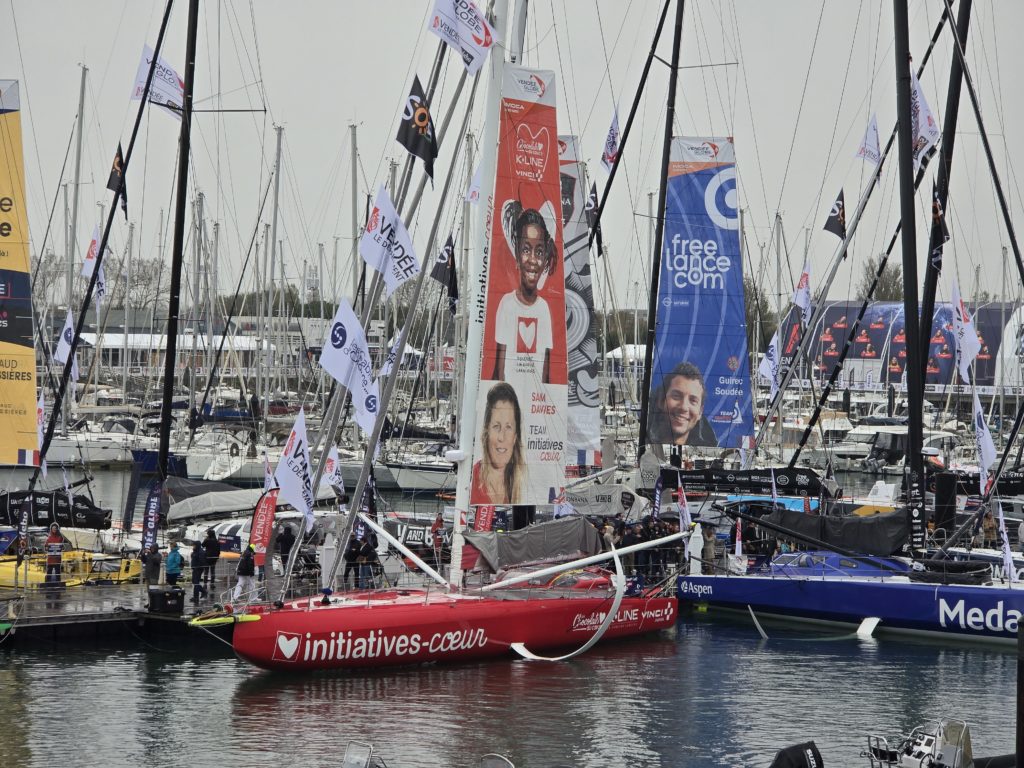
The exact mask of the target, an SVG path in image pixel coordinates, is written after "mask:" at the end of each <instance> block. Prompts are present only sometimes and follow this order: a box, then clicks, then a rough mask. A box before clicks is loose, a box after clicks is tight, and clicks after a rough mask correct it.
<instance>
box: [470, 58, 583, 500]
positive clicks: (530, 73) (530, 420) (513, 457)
mask: <svg viewBox="0 0 1024 768" xmlns="http://www.w3.org/2000/svg"><path fill="white" fill-rule="evenodd" d="M554 81H555V79H554V77H553V74H552V73H550V72H545V71H543V70H528V69H520V68H514V67H510V68H507V69H506V72H505V82H504V85H503V93H504V94H505V95H504V96H503V98H502V108H501V120H500V124H499V141H498V158H497V177H496V179H495V188H494V215H493V217H492V218H491V231H490V258H489V261H488V264H487V289H486V308H485V312H484V333H483V359H482V360H481V362H480V378H481V383H480V397H479V398H478V402H477V423H478V424H480V425H481V427H482V428H481V430H480V435H479V436H478V439H477V442H476V446H475V447H474V452H473V462H474V482H473V485H472V489H471V492H470V503H471V504H548V503H551V501H552V500H553V499H554V498H556V497H557V496H558V495H559V494H560V493H561V491H562V487H563V486H564V484H565V456H564V451H565V445H566V430H567V416H566V413H567V404H566V401H567V381H568V370H567V365H566V324H565V266H564V264H563V245H562V239H563V236H562V205H561V203H562V198H561V180H560V176H559V165H558V143H557V131H556V121H555V108H554V107H555V103H554V84H555V82H554ZM499 384H500V385H502V386H497V385H499Z"/></svg>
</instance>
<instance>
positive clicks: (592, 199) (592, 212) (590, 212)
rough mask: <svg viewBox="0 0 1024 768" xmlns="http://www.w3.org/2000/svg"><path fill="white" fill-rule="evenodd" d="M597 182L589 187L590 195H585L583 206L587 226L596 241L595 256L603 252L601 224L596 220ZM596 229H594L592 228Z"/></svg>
mask: <svg viewBox="0 0 1024 768" xmlns="http://www.w3.org/2000/svg"><path fill="white" fill-rule="evenodd" d="M597 209H598V202H597V182H596V181H595V182H593V183H592V184H591V185H590V194H589V195H587V202H586V204H585V205H584V206H583V213H584V214H585V215H586V217H587V226H588V227H589V228H590V230H591V231H592V232H593V233H594V240H596V241H597V255H598V256H600V255H601V253H602V251H604V244H603V243H602V242H601V223H600V222H599V221H598V220H597ZM595 226H596V227H597V229H594V227H595Z"/></svg>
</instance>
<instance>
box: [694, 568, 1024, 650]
mask: <svg viewBox="0 0 1024 768" xmlns="http://www.w3.org/2000/svg"><path fill="white" fill-rule="evenodd" d="M678 596H679V600H680V602H681V603H682V604H686V603H689V604H706V605H709V606H713V607H714V606H717V607H722V608H731V609H737V610H741V611H744V612H746V611H747V608H748V606H749V608H750V609H752V610H753V611H754V612H755V614H759V615H760V614H764V615H770V616H773V617H782V618H787V619H793V620H803V621H820V622H832V623H838V624H849V625H852V626H857V625H858V624H860V622H861V621H863V620H864V619H866V618H870V617H877V618H878V619H880V622H879V624H878V629H877V630H876V632H885V631H901V632H925V633H932V634H936V635H955V636H958V637H959V638H961V639H977V640H996V641H999V640H1006V641H1010V642H1016V638H1017V628H1018V625H1019V624H1020V619H1021V615H1022V614H1024V587H1021V586H1016V587H1012V588H1011V587H1009V586H1006V585H980V586H979V585H956V584H929V583H915V582H911V581H910V580H909V579H906V578H905V577H894V578H891V579H878V580H870V581H861V580H855V579H827V578H825V579H792V578H785V577H781V578H780V577H771V576H756V575H751V576H680V577H679V581H678Z"/></svg>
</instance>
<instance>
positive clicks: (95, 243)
mask: <svg viewBox="0 0 1024 768" xmlns="http://www.w3.org/2000/svg"><path fill="white" fill-rule="evenodd" d="M99 253H100V225H99V224H97V225H96V226H94V227H93V229H92V240H90V241H89V248H88V249H87V250H86V251H85V259H84V260H83V261H82V277H84V278H85V279H86V280H89V279H91V278H92V273H93V270H95V269H96V258H97V257H98V256H99Z"/></svg>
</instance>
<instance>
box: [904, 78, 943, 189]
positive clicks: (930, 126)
mask: <svg viewBox="0 0 1024 768" xmlns="http://www.w3.org/2000/svg"><path fill="white" fill-rule="evenodd" d="M908 66H910V125H911V133H912V134H913V137H912V140H913V150H914V151H913V153H912V154H913V157H914V173H917V172H918V171H919V170H921V166H922V164H924V162H925V161H926V160H927V159H928V156H929V154H931V151H932V148H933V147H934V146H935V145H936V144H938V143H939V137H940V136H941V135H942V131H940V130H939V124H938V123H937V122H936V120H935V115H933V114H932V109H931V107H929V106H928V102H927V101H926V100H925V98H924V91H923V90H922V89H921V83H920V82H919V81H918V79H917V75H916V74H914V65H913V64H909V65H908Z"/></svg>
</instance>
